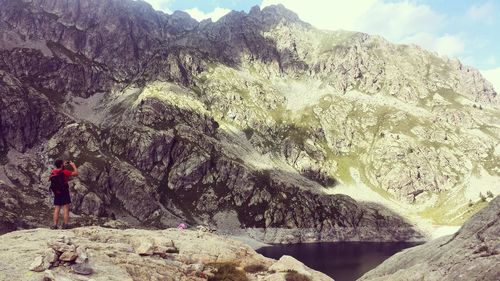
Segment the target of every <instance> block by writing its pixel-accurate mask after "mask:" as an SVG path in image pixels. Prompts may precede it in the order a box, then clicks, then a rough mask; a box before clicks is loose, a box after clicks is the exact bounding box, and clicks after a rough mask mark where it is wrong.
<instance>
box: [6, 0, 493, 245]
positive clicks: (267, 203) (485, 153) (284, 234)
mask: <svg viewBox="0 0 500 281" xmlns="http://www.w3.org/2000/svg"><path fill="white" fill-rule="evenodd" d="M0 5H1V6H2V7H3V8H2V9H1V10H0V30H1V31H2V32H1V33H0V34H1V36H2V41H1V43H0V47H1V50H0V93H1V96H0V131H1V136H0V156H1V157H0V159H1V167H0V180H1V185H2V189H1V190H0V192H2V193H3V194H5V196H4V197H3V198H4V199H2V201H0V204H2V205H1V206H2V208H1V209H0V212H1V213H2V218H3V219H2V225H3V226H4V229H6V230H10V229H14V228H16V227H18V226H21V227H29V226H37V225H40V224H41V223H42V222H43V220H44V218H41V217H40V210H47V212H48V207H47V206H49V205H50V202H49V199H48V198H47V197H48V192H47V177H48V175H47V170H48V168H49V166H50V162H51V159H54V158H60V157H63V158H65V157H67V158H71V159H73V160H74V161H75V162H76V163H77V164H79V165H80V174H81V176H80V177H79V179H77V180H75V181H74V183H73V184H72V187H71V188H72V192H73V194H74V196H73V199H74V200H73V201H74V202H73V210H74V212H75V213H76V214H78V215H82V217H81V218H80V220H81V223H89V220H90V221H91V223H96V222H100V221H105V220H107V219H108V218H110V217H116V216H118V217H119V218H121V219H123V220H126V221H127V222H128V223H129V224H132V225H148V226H156V227H165V226H172V225H175V224H177V223H179V222H185V221H187V222H189V223H192V224H210V225H213V226H215V227H217V228H219V229H230V230H234V229H239V228H241V227H243V228H247V229H253V230H252V231H253V232H252V233H254V234H253V235H255V236H256V237H259V238H261V239H264V240H266V241H272V242H286V241H289V242H297V241H316V240H339V239H340V240H349V239H351V240H359V239H372V240H402V239H403V240H404V239H412V238H415V237H418V236H419V235H418V234H416V233H415V231H414V230H413V229H412V227H411V226H410V225H409V224H408V223H406V222H405V221H404V220H403V219H402V218H401V217H399V216H398V215H397V214H395V213H393V212H391V211H389V210H387V209H386V208H384V207H382V206H379V205H376V204H368V203H359V202H356V201H354V200H353V199H351V198H349V197H347V196H343V195H328V194H327V193H328V192H331V191H332V190H335V186H336V185H338V184H344V185H345V184H350V183H354V182H356V183H362V184H364V186H368V187H371V188H374V189H375V190H379V191H380V192H381V193H383V194H384V196H388V197H394V198H397V199H398V200H409V201H411V202H416V203H421V202H427V201H432V202H435V204H436V205H435V206H437V207H440V208H444V209H450V208H449V206H451V205H454V206H459V208H458V209H456V208H455V209H451V210H450V212H449V214H447V216H446V218H450V217H453V218H454V219H455V220H457V221H460V217H458V218H457V215H460V214H462V213H463V212H467V211H470V210H469V207H467V201H468V197H467V196H465V195H464V194H468V192H466V191H467V190H468V189H469V187H470V186H471V184H470V181H471V180H472V179H473V178H474V176H476V175H485V174H487V175H488V176H491V177H492V178H494V179H496V177H497V176H498V175H499V173H500V171H499V170H498V167H496V165H495V163H498V160H499V153H498V152H499V151H500V148H499V147H498V143H499V127H498V124H499V110H498V97H497V93H496V92H495V91H494V90H493V88H492V87H491V85H490V84H489V83H488V82H487V81H485V80H484V79H483V78H482V77H481V76H480V75H479V73H478V72H477V71H476V70H473V69H471V68H469V67H467V66H464V65H462V64H461V63H460V62H457V61H450V60H446V59H441V58H438V57H436V56H435V55H433V54H431V53H428V52H426V51H424V50H421V49H420V48H418V47H415V46H399V45H392V44H390V43H388V42H386V41H385V40H383V39H381V38H378V37H370V36H368V35H366V34H361V33H352V32H325V31H319V30H316V29H314V28H312V27H311V26H310V25H308V24H306V23H303V22H301V21H300V20H299V19H298V17H297V16H296V15H295V14H293V13H291V12H290V11H288V10H286V9H285V8H284V7H282V6H272V7H269V8H266V9H263V10H260V9H259V8H254V9H252V10H251V11H250V12H249V13H248V14H246V13H238V12H232V13H230V14H228V15H226V16H225V17H223V18H222V19H220V20H219V21H218V22H216V23H212V22H210V21H203V22H201V23H198V22H196V21H195V20H193V19H191V18H190V17H189V16H188V15H187V14H185V13H183V12H175V13H173V14H172V15H166V14H163V13H161V12H156V11H154V10H153V9H152V8H151V7H150V6H149V5H147V4H146V3H144V2H141V1H118V0H107V1H97V0H95V1H78V0H72V1H60V0H51V1H38V0H33V1H21V0H0ZM487 188H488V190H490V189H489V187H487ZM361 190H362V189H361ZM484 192H486V190H485V191H484ZM491 192H492V193H496V192H497V190H495V189H494V186H491ZM447 193H449V194H453V196H455V197H456V198H455V197H453V200H451V203H450V202H447V201H444V200H441V199H442V197H446V195H449V194H447ZM443 194H444V196H442V195H443ZM447 198H449V197H447ZM455 199H456V200H455ZM474 200H476V199H475V198H474ZM472 205H473V208H478V207H480V204H477V205H474V204H472ZM435 206H431V207H432V208H431V210H435V208H434V207H435ZM19 213H21V216H16V214H19ZM430 214H432V212H430ZM426 215H428V213H426ZM437 219H442V218H437Z"/></svg>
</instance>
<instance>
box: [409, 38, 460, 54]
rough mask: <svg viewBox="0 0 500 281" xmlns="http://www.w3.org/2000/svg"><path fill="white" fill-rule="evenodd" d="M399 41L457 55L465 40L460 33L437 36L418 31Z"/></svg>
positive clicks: (439, 52) (440, 52)
mask: <svg viewBox="0 0 500 281" xmlns="http://www.w3.org/2000/svg"><path fill="white" fill-rule="evenodd" d="M400 42H401V43H413V44H417V45H420V46H422V47H423V48H425V49H428V50H431V51H434V52H437V53H438V54H440V55H446V56H448V57H457V56H458V55H460V54H462V53H463V52H464V50H465V40H464V39H463V38H462V36H461V35H450V34H445V35H443V36H437V35H435V34H432V33H427V32H419V33H415V34H413V35H411V36H408V37H406V38H403V39H401V40H400Z"/></svg>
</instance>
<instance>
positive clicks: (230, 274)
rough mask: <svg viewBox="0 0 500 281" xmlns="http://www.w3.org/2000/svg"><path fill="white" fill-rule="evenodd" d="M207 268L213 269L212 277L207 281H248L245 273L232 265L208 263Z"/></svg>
mask: <svg viewBox="0 0 500 281" xmlns="http://www.w3.org/2000/svg"><path fill="white" fill-rule="evenodd" d="M208 266H209V267H213V268H215V270H216V271H215V274H214V276H213V277H209V278H208V281H248V280H249V279H248V277H247V276H246V274H245V272H244V271H242V270H240V269H238V268H237V267H236V264H234V263H210V264H208Z"/></svg>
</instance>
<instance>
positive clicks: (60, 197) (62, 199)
mask: <svg viewBox="0 0 500 281" xmlns="http://www.w3.org/2000/svg"><path fill="white" fill-rule="evenodd" d="M69 203H71V197H70V195H69V189H68V188H65V189H64V191H63V192H62V193H60V194H56V195H54V205H55V206H63V205H67V204H69Z"/></svg>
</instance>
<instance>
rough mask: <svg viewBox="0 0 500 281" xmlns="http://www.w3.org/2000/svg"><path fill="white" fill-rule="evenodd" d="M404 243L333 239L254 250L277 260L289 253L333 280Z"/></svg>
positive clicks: (349, 276) (346, 278)
mask: <svg viewBox="0 0 500 281" xmlns="http://www.w3.org/2000/svg"><path fill="white" fill-rule="evenodd" d="M416 245H419V244H418V243H407V242H384V243H379V242H334V243H307V244H292V245H273V246H268V247H263V248H260V249H258V250H257V252H259V253H260V254H262V255H264V256H266V257H269V258H273V259H279V258H280V257H281V256H282V255H289V256H292V257H294V258H296V259H298V260H300V261H301V262H302V263H304V264H306V265H307V266H309V267H310V268H313V269H315V270H318V271H321V272H323V273H325V274H327V275H328V276H330V277H332V278H333V279H335V281H353V280H356V279H357V278H359V277H361V276H362V275H363V274H364V273H366V272H367V271H370V269H373V268H375V267H376V266H377V265H379V264H380V263H382V262H383V261H384V260H386V259H387V258H388V257H390V256H392V255H394V254H395V253H397V252H399V251H401V250H403V249H405V248H409V247H413V246H416Z"/></svg>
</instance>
